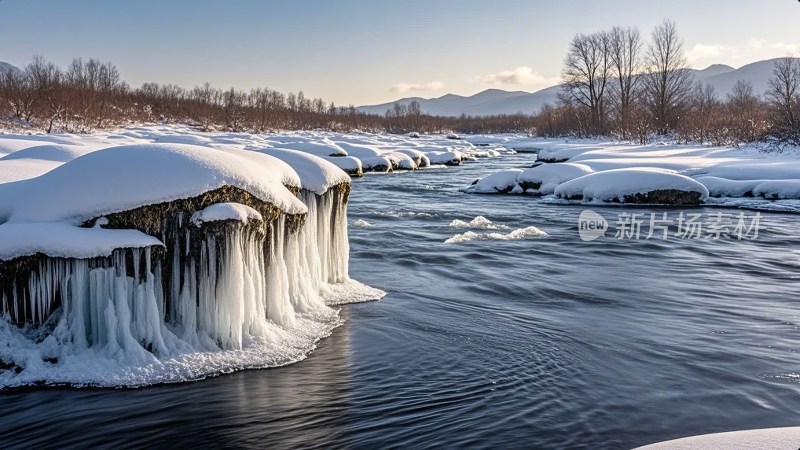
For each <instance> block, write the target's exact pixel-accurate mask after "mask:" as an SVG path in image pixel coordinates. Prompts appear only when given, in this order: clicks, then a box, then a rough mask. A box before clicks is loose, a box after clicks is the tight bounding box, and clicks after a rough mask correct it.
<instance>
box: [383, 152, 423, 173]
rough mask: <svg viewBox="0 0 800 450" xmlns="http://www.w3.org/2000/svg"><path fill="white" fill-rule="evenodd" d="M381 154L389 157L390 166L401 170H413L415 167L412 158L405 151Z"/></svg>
mask: <svg viewBox="0 0 800 450" xmlns="http://www.w3.org/2000/svg"><path fill="white" fill-rule="evenodd" d="M383 156H385V157H387V158H389V161H391V162H392V168H396V169H401V170H415V169H416V168H417V164H416V163H415V162H414V159H413V158H412V157H410V156H408V155H407V154H405V153H401V152H391V153H387V154H385V155H383Z"/></svg>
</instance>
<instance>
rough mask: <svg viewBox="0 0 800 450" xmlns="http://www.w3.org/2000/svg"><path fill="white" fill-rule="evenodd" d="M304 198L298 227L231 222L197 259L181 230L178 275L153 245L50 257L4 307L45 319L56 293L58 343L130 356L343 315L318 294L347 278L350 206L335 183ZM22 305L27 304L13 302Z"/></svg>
mask: <svg viewBox="0 0 800 450" xmlns="http://www.w3.org/2000/svg"><path fill="white" fill-rule="evenodd" d="M302 199H303V201H304V202H305V203H306V205H307V206H308V214H307V216H306V218H305V223H304V224H303V225H302V226H300V228H299V229H297V230H289V227H288V225H287V216H285V215H281V216H279V217H278V219H276V221H275V222H273V224H272V226H271V227H267V228H266V229H267V230H268V231H267V232H266V233H264V232H256V231H254V230H253V228H252V227H248V226H247V225H245V224H238V225H233V226H231V227H230V229H229V231H228V232H226V233H225V234H224V235H223V236H221V237H219V236H217V237H215V236H214V235H213V234H211V233H206V234H203V235H202V236H203V241H202V242H201V243H200V249H201V250H200V253H199V259H197V258H196V257H194V256H192V255H191V254H190V252H189V248H190V242H189V241H188V240H189V239H190V236H189V233H186V237H185V239H175V249H174V250H175V251H174V252H172V253H173V261H172V276H171V277H169V278H171V280H164V279H162V276H161V273H162V270H161V263H160V262H158V261H153V255H152V254H151V249H149V248H146V249H120V250H117V251H115V252H114V254H113V255H112V256H111V257H110V258H104V259H103V261H104V262H103V263H102V264H98V263H97V261H94V262H92V261H91V260H82V259H47V260H44V261H42V262H41V263H39V266H38V268H37V269H36V270H34V273H32V274H31V277H30V286H29V289H28V292H29V295H30V298H28V299H25V301H24V302H17V299H8V298H5V297H4V298H3V306H4V310H5V311H9V309H8V307H9V306H11V307H12V310H11V314H12V315H13V316H17V317H19V316H20V314H22V315H23V316H26V317H35V318H37V319H38V323H42V322H43V321H44V320H45V319H48V318H47V317H45V314H46V313H47V311H50V309H51V307H52V305H53V303H54V301H55V297H56V293H58V295H59V296H60V300H61V312H60V315H56V316H53V317H50V318H49V319H48V323H50V324H51V325H52V326H53V329H52V333H51V337H52V338H53V339H57V340H58V341H59V345H60V346H71V347H73V348H75V349H81V348H83V349H88V348H93V349H97V350H101V351H102V352H103V353H105V354H106V355H108V356H114V355H116V354H119V353H120V352H122V353H124V356H125V359H126V361H127V362H129V363H135V362H137V361H139V362H147V361H152V360H153V359H154V358H158V357H163V356H174V355H179V354H183V353H187V352H192V351H214V350H220V349H222V350H238V349H242V348H245V347H246V346H247V345H248V344H250V343H253V342H259V341H260V342H264V341H269V340H270V339H272V338H274V337H275V334H276V333H281V330H285V329H292V328H296V327H297V325H298V323H297V322H298V320H302V319H311V320H314V321H317V322H329V323H330V322H335V321H337V320H338V315H337V313H336V311H334V310H333V309H331V308H329V307H328V306H326V304H325V301H324V300H323V299H322V298H321V296H320V293H321V292H322V291H323V290H324V289H325V287H326V286H327V285H329V284H336V283H343V282H347V281H348V280H349V278H348V255H349V244H348V238H347V218H346V207H345V204H344V201H343V199H342V197H341V194H340V193H338V192H336V191H334V190H331V191H328V192H326V193H325V194H323V195H316V194H313V193H310V192H307V191H303V193H302ZM217 239H224V240H225V242H224V243H221V242H217ZM181 241H183V242H181ZM220 244H222V245H220ZM220 249H221V250H220ZM265 249H268V251H269V253H268V254H265ZM218 251H219V252H221V253H222V254H217V253H218ZM131 261H132V264H133V267H129V265H130V264H131ZM131 275H132V276H131ZM168 303H169V304H168ZM19 304H22V305H23V307H24V308H25V309H26V310H25V311H18V310H17V311H15V310H14V307H17V308H19ZM27 308H30V311H27Z"/></svg>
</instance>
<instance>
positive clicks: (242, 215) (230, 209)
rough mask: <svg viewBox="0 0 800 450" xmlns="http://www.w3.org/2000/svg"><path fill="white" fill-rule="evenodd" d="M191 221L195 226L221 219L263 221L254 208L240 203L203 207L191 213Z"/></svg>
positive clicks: (246, 221)
mask: <svg viewBox="0 0 800 450" xmlns="http://www.w3.org/2000/svg"><path fill="white" fill-rule="evenodd" d="M190 220H191V222H192V223H193V224H194V225H195V226H198V227H199V226H202V225H203V224H204V223H206V222H220V221H223V220H235V221H237V222H242V223H244V224H246V223H248V222H249V221H251V220H255V221H259V222H260V221H263V220H264V218H263V217H261V213H260V212H258V211H256V210H255V209H253V208H251V207H249V206H247V205H243V204H241V203H232V202H227V203H215V204H213V205H209V206H207V207H206V208H205V209H202V210H200V211H196V212H195V213H194V214H192V218H191V219H190Z"/></svg>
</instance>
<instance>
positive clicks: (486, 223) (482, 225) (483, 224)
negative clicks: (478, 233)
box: [449, 216, 508, 230]
mask: <svg viewBox="0 0 800 450" xmlns="http://www.w3.org/2000/svg"><path fill="white" fill-rule="evenodd" d="M449 226H450V227H452V228H477V229H481V230H504V229H506V228H508V227H507V226H505V225H500V224H496V223H493V222H492V221H491V220H489V219H487V218H486V217H483V216H478V217H475V218H474V219H472V220H470V221H469V222H465V221H463V220H459V219H455V220H453V221H452V222H450V225H449Z"/></svg>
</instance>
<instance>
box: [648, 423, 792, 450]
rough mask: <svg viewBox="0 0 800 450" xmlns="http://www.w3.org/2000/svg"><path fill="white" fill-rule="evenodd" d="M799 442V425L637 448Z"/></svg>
mask: <svg viewBox="0 0 800 450" xmlns="http://www.w3.org/2000/svg"><path fill="white" fill-rule="evenodd" d="M798 442H800V427H786V428H766V429H761V430H745V431H731V432H727V433H714V434H704V435H701V436H692V437H687V438H682V439H675V440H672V441H665V442H659V443H657V444H651V445H646V446H644V447H639V450H695V449H715V448H716V449H723V448H724V449H741V450H745V449H746V450H751V449H761V450H766V449H771V450H795V449H797V447H798Z"/></svg>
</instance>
